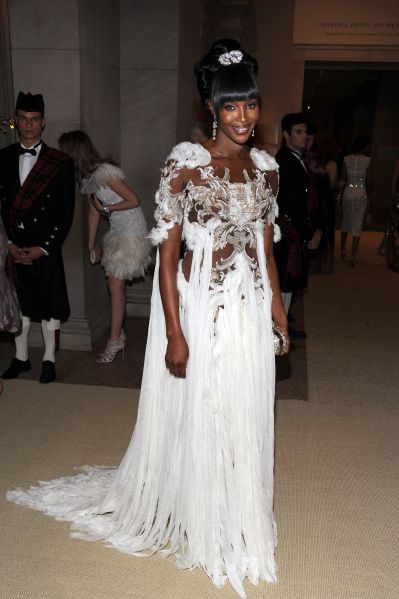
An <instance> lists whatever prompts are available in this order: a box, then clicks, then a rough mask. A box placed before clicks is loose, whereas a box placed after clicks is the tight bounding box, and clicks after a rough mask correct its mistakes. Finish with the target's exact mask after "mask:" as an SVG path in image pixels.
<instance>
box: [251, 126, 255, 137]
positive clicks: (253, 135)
mask: <svg viewBox="0 0 399 599" xmlns="http://www.w3.org/2000/svg"><path fill="white" fill-rule="evenodd" d="M251 135H252V137H255V127H254V128H253V129H252V133H251Z"/></svg>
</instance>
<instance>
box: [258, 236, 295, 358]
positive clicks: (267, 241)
mask: <svg viewBox="0 0 399 599" xmlns="http://www.w3.org/2000/svg"><path fill="white" fill-rule="evenodd" d="M264 246H265V256H266V269H267V274H268V276H269V281H270V286H271V288H272V293H273V298H272V316H273V320H274V322H275V323H276V325H277V326H278V328H279V329H282V331H284V334H285V335H286V337H287V340H288V348H287V351H289V344H290V338H289V335H288V320H287V314H286V313H285V308H284V304H283V300H282V298H281V291H280V283H279V279H278V272H277V266H276V262H275V260H274V253H273V225H265V230H264Z"/></svg>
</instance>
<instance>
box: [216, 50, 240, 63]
mask: <svg viewBox="0 0 399 599" xmlns="http://www.w3.org/2000/svg"><path fill="white" fill-rule="evenodd" d="M242 57H243V53H242V52H241V51H240V50H232V51H231V52H225V53H224V54H221V55H220V56H219V58H218V60H219V62H220V64H222V65H223V66H224V67H228V66H229V65H230V64H238V63H239V62H241V61H242Z"/></svg>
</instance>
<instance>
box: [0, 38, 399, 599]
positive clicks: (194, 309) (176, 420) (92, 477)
mask: <svg viewBox="0 0 399 599" xmlns="http://www.w3.org/2000/svg"><path fill="white" fill-rule="evenodd" d="M257 73H258V63H257V61H256V59H255V58H254V57H252V56H250V55H249V54H247V53H245V52H244V51H243V50H242V48H241V47H240V44H239V43H238V42H236V41H235V40H230V39H223V40H219V41H218V42H215V43H214V44H213V45H212V47H211V48H210V50H209V52H208V53H207V54H206V55H205V56H204V57H203V59H202V60H201V61H200V62H199V63H198V64H197V65H196V66H195V74H196V77H197V85H198V91H199V95H200V98H201V100H202V102H203V105H204V107H206V109H207V110H208V111H209V114H210V115H211V118H212V127H211V128H208V126H207V124H206V123H203V122H198V123H197V124H196V125H195V126H194V127H193V130H192V132H191V141H186V142H182V143H179V144H178V145H177V146H175V147H174V148H172V149H171V151H170V153H169V155H168V157H167V159H166V161H165V164H164V167H163V169H162V174H161V179H160V184H159V188H158V191H157V193H156V197H155V202H156V210H155V223H156V224H155V227H154V228H153V229H152V230H151V232H150V233H148V231H147V225H146V221H145V218H144V215H143V212H142V210H141V207H140V200H139V198H138V196H137V194H136V193H135V192H134V191H133V189H132V188H131V187H130V186H129V185H128V184H127V183H126V181H125V175H124V173H123V171H122V170H121V169H120V168H119V167H118V166H117V165H116V164H114V163H113V162H112V160H110V159H107V158H104V157H102V156H101V155H100V154H99V152H98V151H97V149H96V148H95V147H94V145H93V142H92V140H91V139H90V137H89V136H88V135H87V134H86V133H85V132H84V131H80V130H77V131H71V132H67V133H64V134H62V135H61V137H60V139H59V149H53V148H50V147H48V146H47V145H46V144H45V143H44V141H43V140H42V137H41V135H42V131H43V129H44V126H45V120H44V101H43V97H42V95H40V94H37V95H32V94H24V93H23V92H21V93H20V94H19V95H18V99H17V103H16V115H15V121H16V125H17V128H18V133H19V137H20V143H17V144H13V145H11V146H9V147H7V148H5V149H3V150H2V151H1V153H0V165H1V171H0V186H1V190H2V217H3V221H4V227H3V223H2V222H1V221H0V329H1V330H5V331H8V332H10V333H12V334H14V335H15V347H16V354H15V357H13V358H12V360H11V362H10V365H9V367H8V368H7V369H6V370H5V371H4V373H3V375H2V376H3V378H4V379H13V378H17V377H18V376H19V374H21V373H23V372H27V371H29V370H30V369H31V365H30V361H29V355H28V335H29V330H30V326H31V322H32V321H38V322H40V323H41V327H42V333H43V339H44V355H43V362H42V368H41V373H40V376H39V381H40V383H51V382H52V381H54V380H55V378H56V371H55V334H56V331H57V330H59V328H60V326H61V323H62V322H65V321H66V320H67V319H68V317H69V312H70V310H69V302H68V294H67V289H66V282H65V275H64V265H63V257H62V245H63V243H64V241H65V239H66V237H67V235H68V232H69V230H70V228H71V225H72V220H73V213H74V202H75V191H76V190H79V191H80V192H81V194H82V198H83V201H88V205H89V209H88V223H87V227H88V247H87V250H88V260H90V262H91V263H92V264H93V265H96V264H101V266H102V268H103V270H104V274H105V277H106V282H107V286H108V290H109V295H110V299H111V302H110V305H111V317H110V333H109V338H108V341H107V344H106V346H105V348H104V349H103V350H102V351H101V352H100V354H99V355H98V356H97V357H96V362H97V363H99V364H108V363H110V362H112V361H113V360H114V359H115V357H116V356H117V355H118V354H119V352H121V351H123V349H124V347H125V344H126V335H125V333H124V330H123V320H124V317H125V304H126V298H125V284H126V281H129V280H131V279H133V278H136V277H143V276H144V275H145V273H146V269H147V268H148V266H149V264H150V261H151V244H150V240H151V243H152V245H154V246H156V247H157V253H156V263H155V268H154V277H153V291H152V300H151V317H150V323H149V332H148V342H147V349H146V357H145V365H144V373H143V383H142V387H141V392H140V400H139V410H138V416H137V422H136V425H135V429H134V433H133V435H132V439H131V443H130V445H129V447H128V449H127V451H126V453H125V456H124V458H123V460H122V462H121V465H120V466H119V468H108V467H105V466H102V467H98V466H92V467H89V466H86V467H84V469H83V472H82V473H80V474H78V475H76V476H72V477H63V478H61V479H55V480H52V481H46V482H40V483H38V485H37V486H36V487H30V488H29V489H27V490H23V489H21V488H17V489H15V490H13V491H9V492H8V494H7V497H8V499H9V500H10V501H14V502H16V503H20V504H23V505H28V506H29V507H32V508H34V509H37V510H40V511H43V512H45V513H48V514H50V515H52V516H54V517H56V518H58V519H63V520H69V521H71V522H72V523H73V525H74V527H75V529H76V530H78V531H79V532H78V533H76V532H75V533H74V535H75V536H80V538H85V539H88V540H100V539H101V540H105V541H107V543H109V544H111V545H113V546H114V547H116V548H117V549H118V550H120V551H123V552H126V553H130V554H136V553H137V552H143V551H147V550H149V549H150V550H151V552H156V551H158V550H165V547H167V551H168V553H170V554H171V553H177V555H178V563H179V566H180V567H182V568H186V569H193V568H195V567H202V568H203V569H204V570H205V571H206V572H207V573H208V574H209V576H210V577H211V578H212V580H213V582H214V584H215V585H216V586H222V585H223V584H224V581H225V580H226V579H228V580H229V582H230V583H231V585H232V587H233V588H234V589H235V591H236V592H237V593H238V594H239V595H240V596H241V597H243V598H245V596H246V595H245V591H244V587H243V581H244V580H245V578H247V577H248V578H249V579H250V580H251V581H252V582H253V583H254V584H257V583H258V580H261V579H263V580H266V581H269V582H272V581H275V580H276V579H277V567H276V563H275V557H274V553H275V547H276V543H277V532H276V524H275V519H274V512H273V484H274V403H275V396H274V391H275V357H276V354H277V355H283V354H287V353H289V351H290V347H291V337H292V338H294V339H295V338H298V335H299V337H300V335H302V338H305V337H306V332H305V331H295V330H293V329H292V327H289V325H288V321H289V310H290V306H291V302H292V299H293V294H296V293H300V292H302V291H303V290H304V289H305V288H306V287H307V283H308V273H309V265H310V263H311V262H312V261H313V263H314V264H316V263H317V264H318V269H319V272H321V273H323V274H326V275H331V274H332V273H333V270H334V238H335V228H336V227H335V222H336V215H337V211H338V212H340V213H341V225H340V226H341V248H340V256H341V258H342V259H343V260H346V259H347V256H346V244H347V238H348V235H351V236H352V246H351V253H350V255H349V265H350V266H351V267H352V268H354V267H355V265H356V259H357V255H358V249H359V240H360V236H361V233H362V230H363V226H364V223H365V222H366V220H367V215H368V214H369V211H370V163H371V159H370V156H369V153H370V143H369V139H368V138H366V137H364V136H358V137H356V139H355V140H354V141H353V148H352V153H350V154H348V155H346V156H345V157H344V158H343V162H342V165H341V155H340V154H342V152H340V149H339V147H338V144H337V143H336V141H335V140H333V139H330V138H327V137H325V136H324V137H322V136H318V135H317V130H316V128H315V127H314V126H311V125H310V124H309V123H307V120H306V118H305V116H304V115H303V114H302V113H289V114H286V115H284V116H283V117H282V120H281V135H282V144H281V147H280V149H279V150H278V152H277V154H276V156H275V157H273V156H271V155H270V154H268V153H267V152H266V151H265V150H263V149H262V150H261V149H259V148H257V147H256V143H254V141H255V142H256V133H255V131H256V126H257V123H258V122H259V119H260V112H261V107H262V97H261V93H260V89H259V87H258V83H257ZM398 189H399V161H398V162H397V163H396V166H395V172H394V176H393V183H392V195H393V202H392V212H391V215H390V219H389V222H388V226H387V230H386V233H385V236H384V240H383V242H382V243H381V246H380V252H381V253H383V254H386V255H387V259H388V265H389V266H390V268H392V269H393V270H399V268H398V266H399V264H398V263H399V260H398V234H399V230H398V213H399V192H398ZM101 218H104V219H106V220H107V222H108V224H109V229H108V231H107V232H106V233H105V235H104V237H103V238H102V240H101V242H98V240H97V234H98V226H99V223H100V220H101ZM5 268H6V269H7V275H6V274H5ZM1 390H2V387H1V389H0V391H1ZM248 490H250V492H249V491H248Z"/></svg>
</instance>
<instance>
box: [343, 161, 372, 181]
mask: <svg viewBox="0 0 399 599" xmlns="http://www.w3.org/2000/svg"><path fill="white" fill-rule="evenodd" d="M344 160H345V166H346V172H347V182H346V184H347V185H348V186H349V187H354V188H356V187H361V188H364V187H365V185H366V173H367V168H368V166H369V164H370V160H371V159H370V157H369V156H363V155H362V154H350V155H349V156H346V157H345V159H344Z"/></svg>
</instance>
